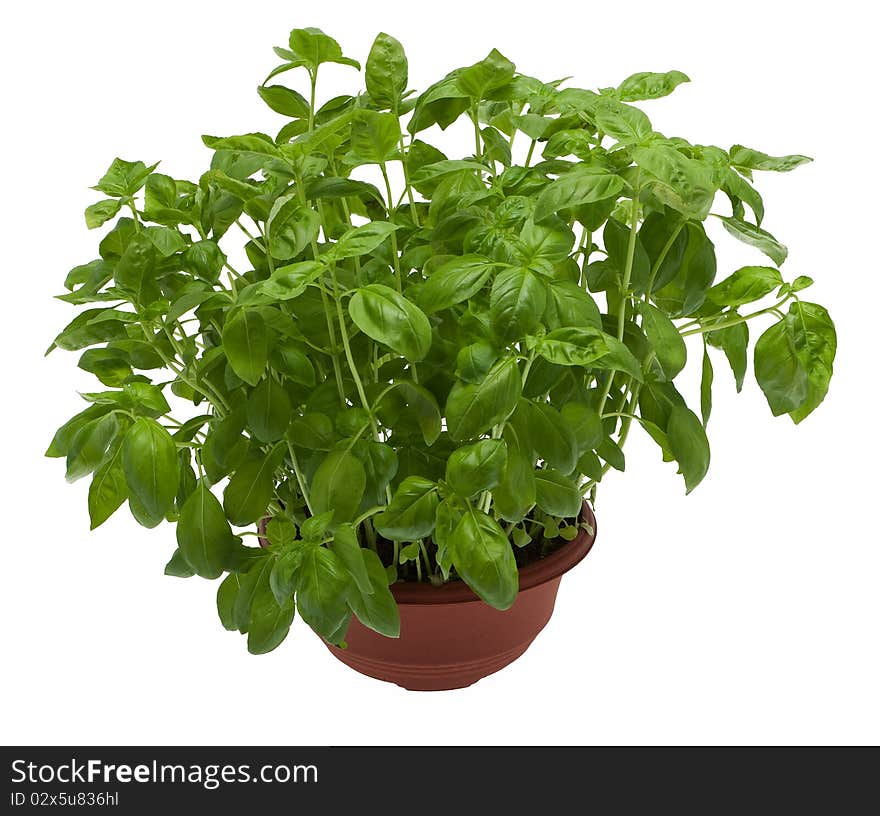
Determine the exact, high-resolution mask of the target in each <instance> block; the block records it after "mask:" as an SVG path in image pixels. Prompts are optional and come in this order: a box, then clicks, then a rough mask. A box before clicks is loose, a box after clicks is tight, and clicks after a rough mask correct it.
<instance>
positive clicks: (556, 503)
mask: <svg viewBox="0 0 880 816" xmlns="http://www.w3.org/2000/svg"><path fill="white" fill-rule="evenodd" d="M535 498H536V501H537V504H538V507H540V508H541V509H542V510H543V511H544V512H545V513H548V514H549V515H551V516H557V517H559V518H573V517H576V516H577V515H578V514H579V513H580V512H581V503H582V502H583V497H582V496H581V494H580V492H579V491H578V487H577V482H575V481H574V480H573V479H570V478H568V477H566V476H563V475H562V474H561V473H560V472H559V471H558V470H554V469H553V468H549V467H545V468H541V469H540V470H537V471H535Z"/></svg>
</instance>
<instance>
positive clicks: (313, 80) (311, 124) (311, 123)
mask: <svg viewBox="0 0 880 816" xmlns="http://www.w3.org/2000/svg"><path fill="white" fill-rule="evenodd" d="M309 79H310V80H311V87H310V89H309V130H310V131H311V130H314V128H315V87H316V86H317V84H318V66H317V65H316V66H315V71H314V73H312V72H311V71H309Z"/></svg>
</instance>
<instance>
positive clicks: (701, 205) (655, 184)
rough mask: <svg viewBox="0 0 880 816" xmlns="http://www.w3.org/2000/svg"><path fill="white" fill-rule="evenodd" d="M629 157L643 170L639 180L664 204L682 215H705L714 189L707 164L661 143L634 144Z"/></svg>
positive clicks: (711, 200) (701, 216) (695, 216)
mask: <svg viewBox="0 0 880 816" xmlns="http://www.w3.org/2000/svg"><path fill="white" fill-rule="evenodd" d="M633 157H634V158H635V160H636V163H637V164H638V165H639V167H641V168H642V170H643V171H644V178H643V180H644V181H647V182H649V183H650V184H651V187H652V189H653V191H654V194H655V195H656V196H657V198H659V199H660V200H661V201H662V202H663V203H664V204H666V205H667V206H669V207H672V209H674V210H677V211H678V212H680V213H681V214H682V215H684V216H685V217H686V218H692V219H694V220H696V221H702V220H703V219H705V218H706V216H707V215H708V214H709V210H710V209H711V208H712V202H713V201H714V200H715V192H716V190H717V186H716V184H715V175H714V173H713V170H712V167H711V165H709V164H707V163H705V162H702V161H699V160H697V159H691V158H688V157H687V156H685V155H684V154H683V153H681V152H679V151H678V150H676V149H675V148H673V147H666V146H665V145H651V146H650V147H637V148H636V149H635V150H634V151H633Z"/></svg>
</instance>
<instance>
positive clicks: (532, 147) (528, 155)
mask: <svg viewBox="0 0 880 816" xmlns="http://www.w3.org/2000/svg"><path fill="white" fill-rule="evenodd" d="M537 143H538V140H537V139H532V143H531V144H530V145H529V152H528V153H526V162H525V164H524V165H523V166H524V167H528V166H529V165H530V164H531V163H532V153H534V152H535V145H536V144H537Z"/></svg>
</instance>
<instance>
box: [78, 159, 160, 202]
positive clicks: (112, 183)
mask: <svg viewBox="0 0 880 816" xmlns="http://www.w3.org/2000/svg"><path fill="white" fill-rule="evenodd" d="M158 166H159V165H158V163H156V164H154V165H152V166H150V167H147V166H146V165H145V164H144V163H143V162H142V161H135V162H130V161H125V160H124V159H113V161H112V163H111V164H110V167H108V168H107V172H106V173H105V174H104V175H103V177H102V178H101V180H100V181H99V182H98V183H97V184H96V185H95V186H94V187H93V188H92V189H93V190H98V191H99V192H102V193H104V194H105V195H108V196H111V197H113V198H121V197H122V196H133V195H134V194H135V193H136V192H137V191H138V190H140V189H141V187H143V186H144V183H145V182H146V180H147V176H149V175H150V173H152V172H153V170H155V169H156V168H157V167H158Z"/></svg>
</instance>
